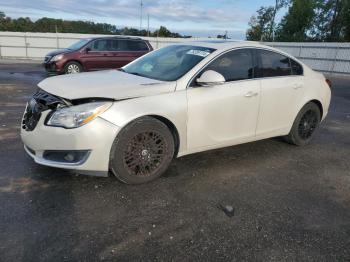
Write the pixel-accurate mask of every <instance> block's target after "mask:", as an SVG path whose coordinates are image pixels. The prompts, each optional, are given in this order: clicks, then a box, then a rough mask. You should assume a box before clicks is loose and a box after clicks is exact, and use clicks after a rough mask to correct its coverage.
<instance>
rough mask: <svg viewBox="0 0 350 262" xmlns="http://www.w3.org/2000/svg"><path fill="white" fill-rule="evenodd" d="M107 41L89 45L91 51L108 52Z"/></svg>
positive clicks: (98, 41)
mask: <svg viewBox="0 0 350 262" xmlns="http://www.w3.org/2000/svg"><path fill="white" fill-rule="evenodd" d="M108 41H109V40H107V39H101V40H96V41H94V42H93V43H92V44H91V50H92V51H107V50H108V45H109V43H108Z"/></svg>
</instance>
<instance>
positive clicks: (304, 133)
mask: <svg viewBox="0 0 350 262" xmlns="http://www.w3.org/2000/svg"><path fill="white" fill-rule="evenodd" d="M317 123H318V118H317V114H316V112H315V111H313V110H308V111H306V112H305V114H304V115H303V116H302V118H301V119H300V122H299V126H298V133H299V136H300V138H302V139H304V140H306V139H309V138H310V137H311V136H312V134H313V132H314V131H315V129H316V127H317Z"/></svg>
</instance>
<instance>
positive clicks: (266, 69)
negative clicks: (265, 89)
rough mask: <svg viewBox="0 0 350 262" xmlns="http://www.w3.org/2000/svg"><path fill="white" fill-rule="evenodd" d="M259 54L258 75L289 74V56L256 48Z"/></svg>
mask: <svg viewBox="0 0 350 262" xmlns="http://www.w3.org/2000/svg"><path fill="white" fill-rule="evenodd" d="M257 52H258V54H259V55H260V67H259V70H258V76H259V77H273V76H288V75H291V71H292V70H291V66H290V61H289V58H288V57H286V56H284V55H281V54H278V53H275V52H272V51H267V50H258V51H257Z"/></svg>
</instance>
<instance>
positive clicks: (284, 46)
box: [0, 32, 350, 74]
mask: <svg viewBox="0 0 350 262" xmlns="http://www.w3.org/2000/svg"><path fill="white" fill-rule="evenodd" d="M92 36H102V35H89V34H62V33H58V34H56V33H21V32H0V58H26V59H39V60H41V59H43V57H44V56H45V55H46V54H47V53H48V52H49V51H51V50H55V49H58V48H65V47H67V46H69V45H71V44H72V43H74V42H76V41H77V40H79V39H80V38H88V37H92ZM143 38H144V39H147V40H148V41H149V42H150V43H151V45H152V46H153V48H155V49H157V48H160V47H164V46H166V45H170V44H174V43H181V42H185V41H194V40H201V39H205V40H207V38H187V39H183V38H156V37H143ZM264 44H266V45H269V46H273V47H276V48H279V49H281V50H283V51H285V52H287V53H290V54H291V55H293V56H295V57H297V58H299V59H300V60H302V61H304V62H305V63H306V64H307V65H309V66H311V68H313V69H315V70H318V71H322V72H328V73H330V72H335V73H341V74H350V43H277V42H273V43H272V42H270V43H264Z"/></svg>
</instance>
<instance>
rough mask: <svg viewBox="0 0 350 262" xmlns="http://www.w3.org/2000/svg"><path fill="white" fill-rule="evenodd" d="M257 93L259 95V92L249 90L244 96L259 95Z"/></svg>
mask: <svg viewBox="0 0 350 262" xmlns="http://www.w3.org/2000/svg"><path fill="white" fill-rule="evenodd" d="M257 95H258V93H257V92H253V91H249V92H248V93H246V94H245V95H244V96H245V97H253V96H257Z"/></svg>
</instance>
